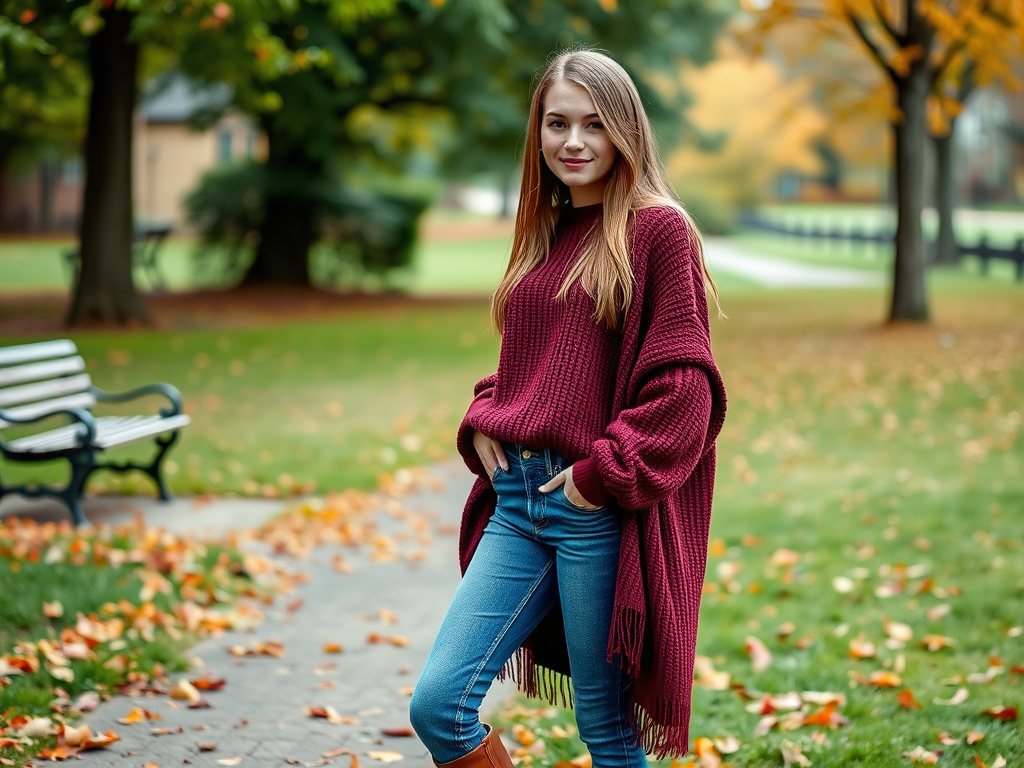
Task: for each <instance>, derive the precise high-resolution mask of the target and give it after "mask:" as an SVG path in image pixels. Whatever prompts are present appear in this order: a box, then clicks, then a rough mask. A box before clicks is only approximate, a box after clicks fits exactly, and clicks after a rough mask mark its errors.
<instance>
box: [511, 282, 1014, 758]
mask: <svg viewBox="0 0 1024 768" xmlns="http://www.w3.org/2000/svg"><path fill="white" fill-rule="evenodd" d="M1021 301H1022V295H1021V293H1020V290H1019V289H1018V290H1017V291H1016V292H1015V293H1014V292H1007V291H1004V290H1002V289H997V288H989V289H982V290H981V291H979V292H965V291H958V292H955V293H953V292H947V291H940V292H939V295H938V296H937V299H936V315H937V318H938V319H937V321H936V323H935V325H934V326H930V327H909V326H894V327H881V326H880V325H879V324H878V323H877V322H876V320H875V318H877V316H878V314H879V305H878V303H877V302H878V297H877V294H873V293H872V294H868V293H857V292H843V293H836V294H829V295H828V296H824V295H822V294H817V295H811V294H807V293H804V294H792V295H789V296H782V295H777V294H771V295H769V294H756V295H747V296H744V297H742V298H741V299H734V300H728V299H727V301H726V307H725V309H726V311H727V312H728V313H729V314H730V315H731V319H729V320H728V321H725V322H722V323H718V324H716V328H715V334H716V335H715V347H716V354H717V357H718V360H719V362H720V365H721V367H722V370H723V374H724V376H725V379H726V385H727V388H728V390H729V395H730V412H729V417H728V420H727V423H726V427H725V430H724V432H723V434H722V437H721V440H720V442H719V461H720V464H719V466H720V470H719V480H718V484H717V495H716V502H715V512H714V522H713V527H712V542H711V547H710V552H709V564H708V571H707V580H706V585H705V598H704V603H703V607H702V613H701V628H700V640H699V647H698V653H699V654H700V656H701V659H700V663H699V672H698V677H697V683H696V687H695V689H694V701H693V704H694V714H693V720H692V723H691V744H692V745H693V748H694V749H695V751H696V753H695V754H691V755H689V756H687V757H686V758H683V759H681V760H678V761H677V762H676V763H675V764H676V765H683V766H686V765H689V764H694V765H697V766H701V767H702V768H703V767H706V766H716V765H719V764H724V763H728V764H731V765H735V766H778V765H786V766H789V765H814V766H817V767H820V768H830V767H832V766H836V767H838V766H844V767H846V766H871V767H872V768H887V767H888V766H906V765H911V764H912V763H913V762H915V761H916V762H921V763H929V762H933V761H934V760H936V759H941V762H940V764H946V765H955V766H967V765H973V766H978V765H985V766H988V768H992V766H994V765H1001V764H1003V763H1002V760H1005V761H1007V762H1006V764H1008V765H1019V764H1020V760H1021V759H1022V758H1024V747H1022V744H1024V728H1022V725H1021V721H1020V719H1019V718H1018V712H1019V711H1020V709H1021V707H1022V706H1024V685H1022V681H1024V556H1022V555H1024V552H1022V547H1024V543H1022V539H1021V531H1022V530H1024V479H1022V478H1024V443H1022V442H1021V438H1020V431H1021V425H1022V423H1024V396H1022V394H1021V393H1022V392H1024V315H1022V313H1021V311H1020V309H1021V306H1022V304H1021ZM501 722H502V724H503V725H505V726H506V728H507V729H508V730H509V732H510V734H511V735H512V736H513V737H514V738H515V739H517V740H518V741H519V742H520V745H521V750H520V751H519V753H518V754H517V755H516V759H517V760H518V761H519V763H518V764H519V765H533V766H548V765H555V764H556V763H557V762H558V761H559V760H562V761H568V760H571V759H573V758H579V759H578V760H577V761H576V763H575V764H577V765H586V764H588V763H587V757H586V756H585V754H584V749H583V745H582V744H581V742H579V740H578V738H577V737H576V736H575V728H574V724H573V718H572V715H571V714H570V713H567V712H565V711H563V710H559V709H554V708H550V707H547V706H543V705H540V704H538V703H537V702H532V701H528V700H526V699H520V700H517V701H516V702H515V703H514V704H513V705H511V706H510V707H509V708H508V709H507V710H506V711H505V712H504V713H503V716H502V719H501ZM807 761H809V762H807Z"/></svg>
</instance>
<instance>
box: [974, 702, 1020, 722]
mask: <svg viewBox="0 0 1024 768" xmlns="http://www.w3.org/2000/svg"><path fill="white" fill-rule="evenodd" d="M981 714H983V715H988V716H989V717H991V718H994V719H996V720H1016V719H1017V708H1016V707H1004V706H1002V705H999V706H995V707H991V708H989V709H986V710H985V711H984V712H982V713H981Z"/></svg>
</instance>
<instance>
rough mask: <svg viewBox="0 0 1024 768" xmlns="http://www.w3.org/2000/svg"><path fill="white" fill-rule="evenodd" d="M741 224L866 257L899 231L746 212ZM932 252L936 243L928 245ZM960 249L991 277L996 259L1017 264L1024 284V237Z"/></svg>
mask: <svg viewBox="0 0 1024 768" xmlns="http://www.w3.org/2000/svg"><path fill="white" fill-rule="evenodd" d="M739 220H740V224H741V225H742V226H743V227H746V228H747V229H753V230H757V231H759V232H768V233H771V234H775V235H781V236H783V237H795V238H797V239H799V240H804V241H809V242H810V243H812V244H819V245H824V244H831V243H835V244H837V245H846V246H847V250H848V251H849V252H852V253H856V252H858V249H859V252H860V253H862V254H864V255H865V256H871V255H878V254H880V253H881V251H880V250H879V248H884V247H885V246H890V245H892V242H893V239H894V236H895V232H894V231H893V230H891V229H884V230H875V231H869V230H868V229H867V228H865V227H863V226H861V225H858V224H854V225H853V226H849V227H845V228H844V227H841V226H839V225H838V224H835V223H832V224H828V225H825V224H808V225H804V224H802V223H800V222H796V223H794V224H785V223H781V222H778V221H772V220H771V219H767V218H765V217H763V216H761V215H760V214H758V213H757V212H755V211H749V210H748V211H742V212H741V213H740V217H739ZM927 245H928V248H929V250H931V249H932V247H933V246H934V243H928V244H927ZM957 250H958V252H959V255H960V256H961V257H963V256H975V257H977V259H978V264H979V268H980V270H981V274H983V275H987V274H988V271H989V264H990V262H992V261H993V260H997V261H998V260H1002V261H1008V262H1010V263H1012V264H1013V265H1014V270H1015V273H1016V276H1017V281H1018V282H1024V237H1019V238H1017V241H1016V243H1014V245H1013V247H1011V248H1003V247H997V246H994V245H990V244H989V241H988V237H987V236H983V237H982V238H981V239H980V240H978V242H977V243H975V244H973V245H967V244H963V243H958V244H957Z"/></svg>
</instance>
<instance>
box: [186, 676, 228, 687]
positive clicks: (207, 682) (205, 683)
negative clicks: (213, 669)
mask: <svg viewBox="0 0 1024 768" xmlns="http://www.w3.org/2000/svg"><path fill="white" fill-rule="evenodd" d="M189 682H191V683H192V685H193V687H194V688H195V689H196V690H199V691H219V690H220V689H221V688H223V687H224V686H225V685H226V684H227V682H228V681H227V680H225V679H224V678H223V677H214V676H213V675H211V674H210V673H209V672H207V673H206V674H205V675H203V676H202V677H200V678H198V679H197V680H190V681H189Z"/></svg>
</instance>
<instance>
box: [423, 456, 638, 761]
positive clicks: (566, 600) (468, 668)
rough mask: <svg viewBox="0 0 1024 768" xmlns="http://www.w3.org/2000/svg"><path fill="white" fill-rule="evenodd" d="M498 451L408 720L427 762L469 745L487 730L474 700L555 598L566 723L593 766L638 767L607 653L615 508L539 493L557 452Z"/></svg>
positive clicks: (557, 463)
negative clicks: (571, 712) (489, 490)
mask: <svg viewBox="0 0 1024 768" xmlns="http://www.w3.org/2000/svg"><path fill="white" fill-rule="evenodd" d="M504 448H505V455H506V456H507V457H508V462H509V469H508V471H507V472H506V471H505V470H503V469H501V467H500V466H499V467H498V469H497V470H496V472H495V475H494V478H493V484H494V488H495V490H496V491H497V494H498V504H497V507H496V509H495V511H494V515H493V517H492V518H491V520H490V522H489V523H488V524H487V527H486V529H485V530H484V535H483V538H482V539H481V541H480V544H479V547H478V548H477V551H476V553H475V555H474V556H473V560H472V562H471V563H470V565H469V568H468V570H467V571H466V575H465V577H464V579H463V580H462V583H461V584H460V585H459V588H458V589H457V590H456V592H455V597H454V598H453V600H452V604H451V607H450V608H449V609H448V613H447V615H446V616H445V619H444V622H443V623H442V625H441V629H440V631H439V632H438V635H437V639H436V640H435V641H434V647H433V649H432V650H431V652H430V656H429V658H428V659H427V663H426V666H425V667H424V669H423V672H422V674H421V675H420V678H419V681H418V682H417V684H416V690H415V692H414V693H413V697H412V701H411V702H410V718H411V720H412V725H413V728H415V730H416V733H417V734H418V735H419V737H420V739H422V740H423V743H424V744H425V745H426V747H427V749H428V750H429V751H430V754H431V756H432V757H433V758H434V760H435V761H436V762H438V763H447V762H450V761H452V760H456V759H458V758H460V757H462V756H463V755H466V754H468V753H469V752H471V751H472V750H473V749H475V748H476V747H477V746H478V745H479V744H480V742H481V741H482V740H483V738H484V736H485V735H486V731H485V729H484V728H483V726H482V725H481V724H480V714H479V708H480V704H481V702H482V701H483V698H484V694H485V693H487V689H488V688H490V686H491V681H492V680H493V679H494V678H495V676H497V674H498V672H499V671H500V670H501V668H502V666H503V665H504V663H505V662H506V661H507V660H508V659H509V657H510V656H511V655H512V654H513V653H514V652H515V651H516V649H517V648H519V646H520V645H521V644H522V642H523V641H524V640H525V639H526V637H527V635H529V634H530V632H531V631H532V630H533V628H534V627H536V626H537V624H538V623H539V622H540V621H541V619H543V618H544V616H545V614H547V613H548V611H550V610H552V609H553V608H555V607H556V606H559V605H560V607H561V611H562V620H563V622H564V624H565V630H566V639H567V641H568V649H569V663H570V667H571V669H572V682H573V695H574V699H575V709H576V723H577V726H578V728H579V733H580V738H581V739H583V741H584V743H586V745H587V748H588V749H589V751H590V754H591V757H592V758H593V766H594V768H635V767H637V766H646V765H647V758H646V756H645V755H644V752H643V749H642V748H641V747H640V746H639V741H638V739H637V737H636V734H635V732H634V730H633V729H632V728H631V727H630V725H629V723H628V722H627V720H626V718H625V716H624V711H625V709H624V705H625V701H626V698H625V695H624V690H623V682H624V680H623V678H624V675H622V674H621V672H620V668H619V663H618V659H615V658H613V659H612V661H609V660H608V655H607V644H608V632H609V629H610V627H611V619H612V603H613V598H614V595H615V576H616V569H617V565H618V559H619V544H620V541H621V538H622V525H621V521H620V518H619V512H618V510H617V509H616V508H615V506H614V505H610V506H607V507H603V508H601V509H599V510H587V509H583V508H581V507H578V506H576V505H574V504H572V503H571V502H570V501H569V500H568V499H567V498H566V496H565V493H564V492H563V491H562V489H561V488H559V489H558V490H555V491H552V492H551V493H547V494H544V493H541V492H540V491H539V490H538V488H539V487H540V486H541V485H543V484H544V483H546V482H547V481H548V480H549V479H551V478H552V477H553V476H554V475H556V474H558V473H559V472H561V471H562V470H563V469H565V468H566V467H567V466H568V464H567V463H566V461H565V459H564V458H562V457H561V456H559V455H558V454H557V453H556V452H554V451H551V450H535V449H530V448H527V447H525V446H521V445H505V446H504Z"/></svg>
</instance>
